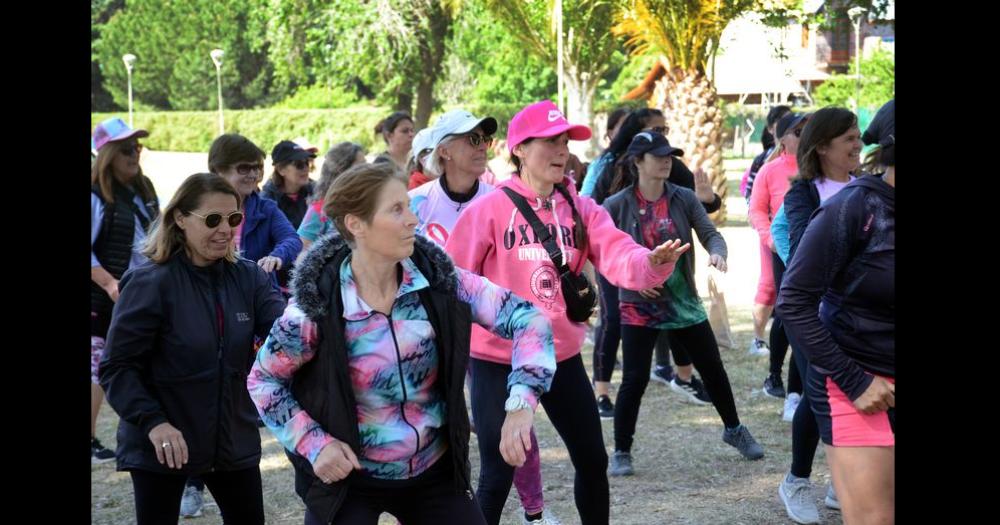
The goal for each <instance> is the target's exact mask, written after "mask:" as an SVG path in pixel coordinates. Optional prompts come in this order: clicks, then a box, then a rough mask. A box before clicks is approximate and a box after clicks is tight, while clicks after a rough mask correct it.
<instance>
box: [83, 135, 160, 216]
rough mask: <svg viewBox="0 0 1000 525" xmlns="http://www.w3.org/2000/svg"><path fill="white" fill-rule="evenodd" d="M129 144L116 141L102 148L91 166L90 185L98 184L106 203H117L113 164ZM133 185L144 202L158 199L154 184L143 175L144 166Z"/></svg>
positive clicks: (140, 168) (123, 141) (133, 180)
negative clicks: (123, 147) (123, 148)
mask: <svg viewBox="0 0 1000 525" xmlns="http://www.w3.org/2000/svg"><path fill="white" fill-rule="evenodd" d="M127 142H130V141H127V140H116V141H113V142H108V143H106V144H104V145H103V146H101V149H100V151H98V152H97V158H95V159H94V162H93V163H92V164H91V165H90V184H91V185H94V184H97V187H98V189H99V190H100V192H101V197H103V198H104V202H107V203H112V202H115V192H114V182H115V180H116V179H115V174H114V168H113V167H112V164H111V163H112V161H114V160H115V156H116V155H118V153H119V152H121V151H122V146H124V145H125V143H127ZM131 185H132V188H133V189H134V190H135V191H136V192H137V193H138V194H139V196H140V197H142V201H143V202H149V201H152V200H154V199H156V191H154V189H153V182H152V181H150V180H149V178H147V177H146V176H145V175H143V174H142V166H139V172H138V173H137V174H136V175H135V178H134V179H132V183H131Z"/></svg>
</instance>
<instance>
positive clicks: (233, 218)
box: [188, 211, 243, 228]
mask: <svg viewBox="0 0 1000 525" xmlns="http://www.w3.org/2000/svg"><path fill="white" fill-rule="evenodd" d="M188 215H194V216H195V217H198V218H201V219H204V220H205V226H208V227H209V228H218V227H219V224H221V223H222V218H223V217H225V218H226V221H227V222H229V226H230V227H232V228H235V227H237V226H239V225H240V223H241V222H243V212H241V211H234V212H233V213H230V214H229V215H223V214H221V213H209V214H208V215H199V214H197V213H195V212H193V211H189V212H188Z"/></svg>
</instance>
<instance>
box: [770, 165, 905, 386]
mask: <svg viewBox="0 0 1000 525" xmlns="http://www.w3.org/2000/svg"><path fill="white" fill-rule="evenodd" d="M895 269H896V190H895V188H893V187H892V186H889V185H888V184H886V183H885V182H884V181H883V180H882V179H881V178H879V177H875V176H869V177H861V178H859V179H857V180H855V181H854V182H852V183H850V184H848V185H847V186H845V187H844V189H842V190H840V192H838V193H837V194H836V195H834V196H833V197H830V199H828V200H827V201H826V202H824V203H823V204H822V205H820V207H819V209H817V210H816V212H815V213H814V214H813V217H812V220H811V221H810V222H809V226H808V227H806V231H805V234H803V235H802V240H801V241H800V242H799V247H798V250H797V251H796V252H795V255H793V256H792V257H791V259H790V260H789V264H788V269H787V270H786V271H785V276H784V279H783V280H782V283H781V292H780V293H779V295H778V303H777V305H776V307H775V308H776V311H777V313H778V315H779V316H780V317H781V320H782V321H783V322H784V324H785V330H786V331H788V335H789V339H791V340H792V341H795V342H797V343H798V344H799V345H800V348H801V349H802V351H803V352H805V354H806V357H807V358H808V359H809V364H810V366H812V367H813V368H814V369H816V370H817V371H818V372H820V373H821V374H823V375H826V376H828V377H830V378H831V379H832V380H833V381H834V382H835V383H836V384H837V386H838V387H840V389H841V390H843V391H844V393H846V394H847V396H848V397H849V398H850V399H851V400H852V401H853V400H855V399H857V398H858V397H860V396H861V394H862V393H864V391H865V390H866V389H867V388H868V386H869V385H870V384H871V382H872V375H871V374H878V375H882V376H886V377H895V375H896V344H895V331H896V312H895V292H896V277H895Z"/></svg>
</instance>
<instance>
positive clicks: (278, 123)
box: [90, 107, 389, 152]
mask: <svg viewBox="0 0 1000 525" xmlns="http://www.w3.org/2000/svg"><path fill="white" fill-rule="evenodd" d="M388 113H389V109H388V108H384V107H356V108H347V109H334V110H330V109H258V110H234V111H225V112H224V117H225V124H226V132H228V133H239V134H241V135H244V136H246V137H247V138H249V139H250V140H252V141H253V142H254V143H255V144H257V145H258V146H260V147H261V149H263V150H265V151H270V150H271V148H272V147H273V146H274V145H275V144H277V143H278V142H279V141H281V140H286V139H293V138H295V137H298V136H303V137H306V138H307V139H309V141H310V142H312V143H313V144H315V145H316V146H317V147H318V148H320V151H321V152H324V151H326V149H327V148H329V147H330V146H332V145H333V144H336V143H338V142H341V141H344V140H349V141H352V142H357V143H358V144H361V145H363V146H364V147H365V148H367V149H368V150H369V151H382V149H384V147H385V145H384V143H383V142H382V140H381V139H380V138H377V137H376V136H375V125H376V124H377V123H378V122H379V120H381V119H383V118H385V116H386V115H387V114H388ZM110 117H121V118H122V119H125V120H127V119H128V114H127V112H126V113H91V115H90V122H91V129H93V127H94V126H96V125H97V123H99V122H101V121H103V120H104V119H107V118H110ZM218 118H219V117H218V112H215V111H161V112H150V113H147V112H138V113H136V114H135V125H136V127H139V128H143V129H146V130H149V137H148V138H146V139H143V142H144V143H145V144H146V145H147V146H149V147H150V148H152V149H154V150H162V151H202V152H207V151H208V148H209V146H210V145H211V144H212V141H213V140H215V137H216V136H218V130H219V127H218V126H219V121H218Z"/></svg>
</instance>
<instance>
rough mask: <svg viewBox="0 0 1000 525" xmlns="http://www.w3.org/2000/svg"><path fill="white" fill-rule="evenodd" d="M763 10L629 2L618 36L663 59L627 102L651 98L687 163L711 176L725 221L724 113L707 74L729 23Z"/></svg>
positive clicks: (732, 2)
mask: <svg viewBox="0 0 1000 525" xmlns="http://www.w3.org/2000/svg"><path fill="white" fill-rule="evenodd" d="M759 7H760V2H759V1H758V0H627V2H626V5H625V7H624V9H622V11H620V12H619V16H618V18H617V23H616V24H615V26H614V29H613V31H614V34H615V35H617V36H625V37H627V38H628V40H627V41H626V45H627V46H629V47H630V48H631V50H632V53H633V55H642V54H646V53H657V54H659V61H658V62H657V64H656V65H655V66H654V67H653V69H652V70H651V71H650V72H649V74H648V75H647V76H646V79H645V80H644V81H643V83H642V84H641V85H639V87H637V88H635V89H633V90H632V91H630V92H629V93H628V94H627V95H626V96H625V98H626V99H627V100H629V99H639V98H646V99H648V102H649V105H650V106H651V107H656V108H660V109H662V110H663V112H664V114H665V115H666V118H667V125H668V126H669V127H670V136H671V139H673V140H675V141H677V144H676V145H677V146H678V147H680V148H681V149H683V150H684V152H685V153H686V155H685V159H684V160H685V162H686V163H687V164H688V166H689V167H690V168H691V169H692V170H695V169H699V168H700V169H702V170H703V171H704V172H705V173H706V174H708V176H709V180H710V181H711V182H712V186H713V187H714V188H715V192H716V193H718V194H719V196H721V197H722V199H723V200H722V204H723V205H722V208H720V209H719V211H717V212H716V213H715V214H713V216H712V219H713V220H714V221H715V222H716V223H717V224H720V223H722V222H723V221H724V220H725V217H726V206H725V202H726V201H725V199H726V194H727V193H728V192H727V190H726V174H725V171H724V170H723V168H722V111H721V109H720V108H719V106H718V95H717V94H716V91H715V86H714V85H713V84H712V82H711V80H710V79H709V78H708V76H707V75H706V73H707V71H708V70H709V62H710V60H711V58H712V57H714V56H715V53H716V52H717V51H718V49H719V40H720V39H721V37H722V31H723V30H724V29H725V28H726V25H727V24H729V22H730V21H731V20H733V19H734V18H736V17H738V16H740V15H741V14H743V13H745V12H747V11H751V10H754V9H757V8H759Z"/></svg>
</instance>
